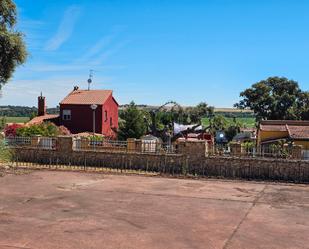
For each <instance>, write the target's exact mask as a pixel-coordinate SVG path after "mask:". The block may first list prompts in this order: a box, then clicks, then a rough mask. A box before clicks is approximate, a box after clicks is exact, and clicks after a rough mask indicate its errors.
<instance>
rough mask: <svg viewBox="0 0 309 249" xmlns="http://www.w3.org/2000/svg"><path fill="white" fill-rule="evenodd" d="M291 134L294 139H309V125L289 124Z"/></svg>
mask: <svg viewBox="0 0 309 249" xmlns="http://www.w3.org/2000/svg"><path fill="white" fill-rule="evenodd" d="M288 131H289V135H290V137H291V138H293V139H309V126H296V125H289V126H288Z"/></svg>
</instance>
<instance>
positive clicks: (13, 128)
mask: <svg viewBox="0 0 309 249" xmlns="http://www.w3.org/2000/svg"><path fill="white" fill-rule="evenodd" d="M22 127H23V125H21V124H11V125H8V126H6V127H5V128H4V134H5V136H6V137H15V136H16V135H17V130H18V129H20V128H22Z"/></svg>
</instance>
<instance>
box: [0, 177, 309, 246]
mask: <svg viewBox="0 0 309 249" xmlns="http://www.w3.org/2000/svg"><path fill="white" fill-rule="evenodd" d="M0 248H1V249H12V248H42V249H51V248H52V249H55V248H74V249H79V248H80V249H88V248H100V249H101V248H104V249H105V248H106V249H118V248H121V249H133V248H134V249H135V248H147V249H148V248H149V249H154V248H163V249H166V248H168V249H182V248H201V249H205V248H246V249H249V248H267V249H268V248H280V249H282V248H309V185H307V186H306V185H287V184H273V185H272V184H265V183H256V182H244V181H243V182H241V181H220V180H203V181H200V180H182V179H166V178H159V177H143V176H119V175H118V176H117V175H103V174H88V173H70V172H54V171H53V172H49V171H40V172H39V171H36V172H32V173H30V174H27V175H5V176H3V177H0Z"/></svg>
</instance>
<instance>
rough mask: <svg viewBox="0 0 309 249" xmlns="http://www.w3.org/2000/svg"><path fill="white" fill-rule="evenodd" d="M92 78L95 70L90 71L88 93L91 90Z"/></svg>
mask: <svg viewBox="0 0 309 249" xmlns="http://www.w3.org/2000/svg"><path fill="white" fill-rule="evenodd" d="M92 78H93V70H92V69H90V70H89V79H88V81H87V82H88V91H89V90H90V84H91V83H92Z"/></svg>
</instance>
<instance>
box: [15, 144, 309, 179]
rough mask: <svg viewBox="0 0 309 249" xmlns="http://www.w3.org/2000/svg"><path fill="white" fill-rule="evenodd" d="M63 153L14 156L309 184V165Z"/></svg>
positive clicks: (20, 152) (25, 150) (35, 151)
mask: <svg viewBox="0 0 309 249" xmlns="http://www.w3.org/2000/svg"><path fill="white" fill-rule="evenodd" d="M66 146H68V144H66ZM67 148H68V147H67ZM69 148H70V147H69ZM62 149H64V146H62V147H61V149H58V150H54V151H53V150H42V149H34V148H19V149H18V150H16V152H15V159H16V161H19V162H34V163H39V164H51V165H80V166H87V167H91V166H95V167H107V168H116V169H123V170H126V169H129V170H145V171H151V172H159V173H166V174H172V175H174V174H175V175H188V174H189V175H193V176H197V177H224V178H237V179H241V178H243V179H260V180H275V181H290V182H302V183H305V182H309V162H308V161H300V160H286V159H261V158H238V157H217V156H208V157H206V156H203V157H202V156H201V155H197V156H194V155H192V156H188V155H185V154H173V155H160V154H145V153H125V152H104V151H73V150H70V151H69V152H68V151H66V152H64V151H62ZM190 150H191V149H190Z"/></svg>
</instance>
